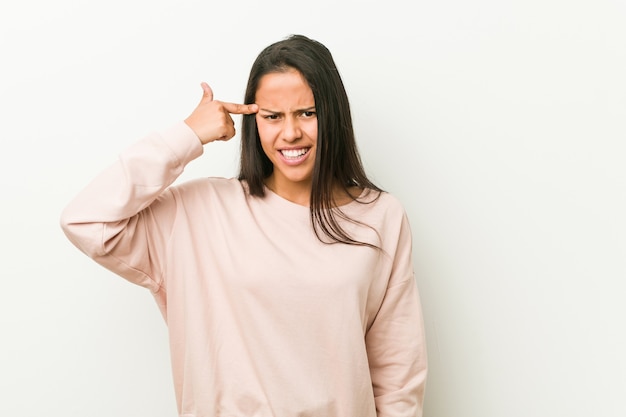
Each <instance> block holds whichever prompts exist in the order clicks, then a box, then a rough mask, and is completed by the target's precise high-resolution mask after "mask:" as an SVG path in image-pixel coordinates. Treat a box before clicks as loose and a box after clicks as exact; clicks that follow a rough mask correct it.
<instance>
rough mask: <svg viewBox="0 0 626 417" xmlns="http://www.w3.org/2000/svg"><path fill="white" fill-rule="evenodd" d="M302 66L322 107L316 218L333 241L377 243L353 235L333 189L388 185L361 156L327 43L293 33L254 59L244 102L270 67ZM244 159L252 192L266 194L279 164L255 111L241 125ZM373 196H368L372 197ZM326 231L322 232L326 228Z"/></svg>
mask: <svg viewBox="0 0 626 417" xmlns="http://www.w3.org/2000/svg"><path fill="white" fill-rule="evenodd" d="M290 69H296V70H297V71H299V72H300V73H301V74H302V76H303V77H304V79H305V80H306V82H307V83H308V85H309V87H310V88H311V90H312V92H313V97H314V99H315V108H316V112H317V132H318V137H317V151H316V155H315V167H314V169H313V178H312V187H311V198H310V213H311V223H312V225H313V229H314V231H315V234H316V235H317V237H318V239H320V240H321V241H322V242H327V241H326V240H324V239H323V238H322V236H323V235H325V236H327V237H329V238H330V239H331V242H330V243H338V242H339V243H346V244H352V245H365V246H374V247H375V246H376V245H372V244H369V243H365V242H360V241H358V240H355V239H354V238H353V237H351V236H350V235H349V234H348V233H347V232H346V231H345V230H344V229H343V228H342V227H341V225H340V224H339V222H338V221H337V217H339V218H342V219H345V220H348V221H351V222H353V223H360V222H358V221H357V220H356V219H350V218H349V217H347V216H346V215H345V214H344V213H343V212H342V211H341V210H340V209H338V208H337V207H336V204H335V202H334V199H333V191H334V190H335V187H336V186H337V185H339V186H340V187H341V188H342V189H343V191H344V192H345V193H346V194H347V195H349V196H351V197H352V199H353V200H355V201H359V200H358V198H357V197H354V196H352V194H351V193H350V188H351V187H359V188H366V189H369V190H373V191H374V192H377V193H378V194H380V193H381V192H382V190H381V189H380V188H379V187H377V186H376V185H375V184H373V183H372V182H371V181H370V180H369V179H368V177H367V175H366V174H365V170H364V169H363V164H362V163H361V158H360V156H359V153H358V150H357V146H356V141H355V136H354V129H353V126H352V116H351V113H350V104H349V102H348V95H347V94H346V90H345V88H344V85H343V81H342V80H341V76H340V75H339V71H338V70H337V66H336V65H335V62H334V60H333V57H332V55H331V53H330V51H329V50H328V48H326V47H325V46H324V45H322V44H321V43H320V42H318V41H315V40H313V39H309V38H308V37H306V36H302V35H291V36H289V37H287V38H286V39H284V40H282V41H279V42H276V43H273V44H272V45H270V46H268V47H266V48H265V49H264V50H263V51H261V53H260V54H259V56H258V57H257V58H256V60H255V61H254V64H253V65H252V68H251V70H250V77H249V79H248V85H247V88H246V93H245V97H244V103H246V104H251V103H254V102H255V100H256V91H257V89H258V86H259V82H260V80H261V78H262V77H263V76H264V75H266V74H268V73H276V72H286V71H289V70H290ZM241 138H242V139H241V160H240V165H239V179H240V180H245V181H246V182H247V184H248V188H249V192H250V194H252V195H255V196H261V197H262V196H264V195H265V188H264V180H265V178H267V177H268V176H269V175H270V174H271V173H272V171H273V165H272V163H271V161H270V160H269V158H268V157H267V156H266V155H265V153H264V152H263V149H262V147H261V142H260V138H259V133H258V130H257V126H256V118H255V116H254V115H245V116H244V117H243V122H242V128H241ZM371 201H372V199H371V198H368V202H371ZM320 233H321V234H320Z"/></svg>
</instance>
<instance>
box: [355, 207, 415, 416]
mask: <svg viewBox="0 0 626 417" xmlns="http://www.w3.org/2000/svg"><path fill="white" fill-rule="evenodd" d="M411 251H412V245H411V232H410V228H409V224H408V220H407V218H406V215H404V216H403V220H402V226H401V230H400V236H399V238H398V244H397V247H396V251H395V256H394V265H393V268H392V277H391V279H390V280H389V286H388V287H387V290H386V293H385V297H384V299H383V302H382V305H381V307H380V309H379V311H378V314H377V315H376V318H375V320H374V322H373V323H372V325H371V327H370V328H369V330H368V332H367V334H366V336H365V343H366V346H367V352H368V360H369V365H370V375H371V378H372V386H373V390H374V398H375V402H376V412H377V415H378V417H421V416H422V413H423V404H424V390H425V386H426V374H427V356H426V340H425V332H424V322H423V317H422V307H421V303H420V298H419V293H418V289H417V283H416V281H415V277H414V273H413V263H412V257H411Z"/></svg>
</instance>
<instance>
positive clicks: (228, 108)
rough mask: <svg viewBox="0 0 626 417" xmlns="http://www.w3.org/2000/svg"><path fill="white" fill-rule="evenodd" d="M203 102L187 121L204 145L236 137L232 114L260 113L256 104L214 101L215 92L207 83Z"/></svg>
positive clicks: (203, 86)
mask: <svg viewBox="0 0 626 417" xmlns="http://www.w3.org/2000/svg"><path fill="white" fill-rule="evenodd" d="M201 86H202V91H203V94H202V100H200V104H198V107H196V109H195V110H194V111H193V112H192V113H191V114H190V115H189V117H187V118H186V119H185V123H187V126H189V127H190V128H191V129H192V130H193V131H194V132H195V134H196V135H197V136H198V138H199V139H200V142H202V144H203V145H206V144H207V143H209V142H213V141H214V140H229V139H230V138H232V137H233V136H235V122H234V121H233V118H232V117H231V116H230V115H231V114H253V113H256V112H257V111H259V106H257V105H256V104H235V103H227V102H224V101H218V100H213V90H211V87H209V85H208V84H207V83H205V82H203V83H202V84H201Z"/></svg>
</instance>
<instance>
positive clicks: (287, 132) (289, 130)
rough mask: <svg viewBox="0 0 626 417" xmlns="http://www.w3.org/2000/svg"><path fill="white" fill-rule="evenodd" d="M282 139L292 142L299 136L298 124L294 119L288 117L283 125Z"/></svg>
mask: <svg viewBox="0 0 626 417" xmlns="http://www.w3.org/2000/svg"><path fill="white" fill-rule="evenodd" d="M282 133H283V139H284V140H286V141H288V142H293V141H294V140H297V139H299V138H300V136H301V132H300V123H298V120H297V119H295V118H291V117H288V118H286V119H285V123H284V124H283V132H282Z"/></svg>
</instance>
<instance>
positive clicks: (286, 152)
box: [280, 148, 309, 159]
mask: <svg viewBox="0 0 626 417" xmlns="http://www.w3.org/2000/svg"><path fill="white" fill-rule="evenodd" d="M308 151H309V150H308V149H307V148H303V149H283V150H282V151H280V153H282V154H283V156H284V157H285V158H287V159H297V158H299V157H301V156H302V155H304V154H305V153H307V152H308Z"/></svg>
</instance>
